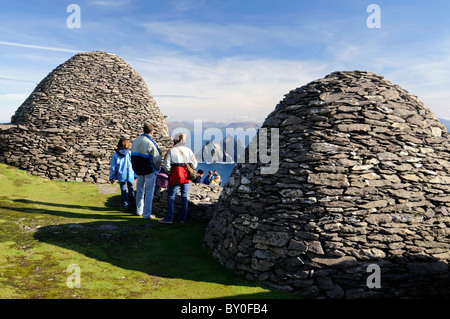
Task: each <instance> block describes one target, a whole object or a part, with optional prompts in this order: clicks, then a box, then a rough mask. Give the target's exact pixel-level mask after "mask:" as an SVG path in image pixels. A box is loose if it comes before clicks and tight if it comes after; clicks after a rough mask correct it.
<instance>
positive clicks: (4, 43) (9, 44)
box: [0, 41, 80, 53]
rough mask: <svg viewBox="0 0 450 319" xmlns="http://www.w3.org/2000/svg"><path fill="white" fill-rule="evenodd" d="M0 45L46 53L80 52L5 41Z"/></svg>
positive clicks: (0, 42)
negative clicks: (44, 51)
mask: <svg viewBox="0 0 450 319" xmlns="http://www.w3.org/2000/svg"><path fill="white" fill-rule="evenodd" d="M0 45H7V46H13V47H22V48H29V49H38V50H46V51H58V52H67V53H78V52H80V51H78V50H73V49H65V48H57V47H48V46H41V45H34V44H24V43H15V42H7V41H0Z"/></svg>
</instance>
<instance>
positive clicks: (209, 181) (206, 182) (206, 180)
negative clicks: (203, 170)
mask: <svg viewBox="0 0 450 319" xmlns="http://www.w3.org/2000/svg"><path fill="white" fill-rule="evenodd" d="M212 179H213V172H212V171H209V172H208V175H207V176H206V177H205V178H204V179H203V184H206V185H209V183H211V181H212Z"/></svg>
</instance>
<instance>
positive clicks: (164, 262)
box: [0, 196, 299, 299]
mask: <svg viewBox="0 0 450 319" xmlns="http://www.w3.org/2000/svg"><path fill="white" fill-rule="evenodd" d="M13 202H14V205H13V206H14V207H11V206H8V207H0V208H5V209H8V210H14V211H18V212H23V213H27V214H39V215H43V214H48V215H52V216H59V217H62V218H77V219H83V221H80V222H74V223H66V224H53V223H52V224H51V225H47V226H41V227H39V228H37V229H36V231H35V232H34V235H33V236H34V238H35V239H37V240H38V241H40V242H45V243H48V244H51V245H55V246H59V247H62V248H65V249H70V250H73V251H76V252H78V253H80V254H83V255H85V256H87V257H89V258H93V259H95V260H98V261H101V262H107V263H110V264H111V265H114V266H117V267H120V268H122V269H124V270H131V271H139V272H142V273H145V274H148V275H151V276H157V277H164V278H178V279H184V280H189V281H195V282H199V283H200V282H207V283H216V284H221V285H225V286H228V285H230V286H245V287H260V286H261V285H258V284H257V283H253V282H249V281H247V280H245V278H243V277H241V276H237V275H236V274H234V272H232V271H231V270H229V269H227V268H225V267H224V266H222V265H220V264H219V263H218V261H217V260H216V259H215V258H213V257H212V256H211V252H210V251H209V249H208V248H206V247H205V246H204V245H203V236H204V233H205V229H206V226H207V224H206V223H201V222H190V221H189V222H188V223H186V224H181V223H178V222H175V223H174V224H172V225H163V224H160V223H158V222H157V220H143V219H142V218H141V217H138V216H136V215H134V214H133V213H132V212H120V211H118V210H117V209H116V207H118V206H120V196H113V197H111V198H109V199H108V202H107V203H106V205H105V207H94V206H78V205H69V204H55V203H47V202H41V201H32V200H24V199H18V200H14V201H13ZM78 210H79V211H78ZM86 221H87V222H86ZM80 266H81V265H80ZM81 267H82V266H81ZM298 297H299V296H294V295H291V294H289V293H287V292H280V291H268V292H264V293H256V294H242V295H233V296H230V297H229V298H251V299H258V298H264V299H267V298H285V299H286V298H298ZM226 298H228V297H226Z"/></svg>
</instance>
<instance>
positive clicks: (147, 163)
mask: <svg viewBox="0 0 450 319" xmlns="http://www.w3.org/2000/svg"><path fill="white" fill-rule="evenodd" d="M153 131H154V127H153V125H151V124H148V123H146V124H144V134H142V135H141V136H140V137H138V138H137V139H136V140H135V141H134V142H133V144H132V146H131V164H132V166H133V170H134V172H135V173H136V175H137V181H136V214H137V215H139V216H142V218H144V219H149V218H150V219H153V218H155V215H153V214H152V205H153V196H154V194H155V181H156V173H158V172H159V170H160V168H161V161H162V159H161V153H160V152H159V149H158V146H157V145H156V142H155V141H154V140H153V139H152V135H153Z"/></svg>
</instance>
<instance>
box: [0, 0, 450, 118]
mask: <svg viewBox="0 0 450 319" xmlns="http://www.w3.org/2000/svg"><path fill="white" fill-rule="evenodd" d="M70 4H77V5H78V6H79V7H80V10H81V14H80V18H81V27H80V28H72V29H71V28H68V26H67V23H66V20H67V18H68V17H69V16H70V15H71V13H72V12H67V7H68V6H69V5H70ZM370 4H377V5H378V6H379V8H380V10H381V15H380V17H381V28H369V27H368V26H367V18H368V17H369V16H370V15H371V12H367V7H368V6H369V5H370ZM449 14H450V1H447V0H442V1H439V0H430V1H414V0H410V1H403V0H390V1H384V0H383V1H377V0H371V1H362V0H341V1H330V0H317V1H301V0H295V1H294V0H277V1H272V0H247V1H242V0H240V1H235V0H226V1H224V0H222V1H216V0H165V1H162V0H161V1H148V0H145V1H144V0H115V1H114V0H89V1H88V0H85V1H81V0H69V1H65V0H21V1H17V0H12V1H11V0H0V110H1V111H0V122H9V120H10V117H11V116H12V115H13V114H14V111H15V110H16V109H17V107H19V106H20V104H21V103H22V102H23V101H24V100H25V99H26V97H27V96H28V95H29V94H30V93H31V92H32V91H33V89H34V88H35V86H36V84H37V83H39V82H40V81H41V80H42V79H43V78H44V77H45V76H46V75H47V74H48V73H50V72H51V71H52V70H53V69H54V68H55V67H57V66H58V65H60V64H61V63H64V62H65V61H66V60H68V59H69V58H70V57H71V56H73V55H74V54H76V53H77V52H82V51H97V50H101V51H107V52H110V53H114V54H117V55H119V56H120V57H122V58H123V59H124V60H125V61H127V62H128V63H129V64H130V65H131V66H133V67H134V68H135V69H136V70H137V71H138V72H139V73H140V74H141V75H142V76H143V77H144V79H145V81H146V83H147V85H148V87H149V89H150V91H151V93H152V95H153V96H154V98H155V100H156V102H157V104H158V106H159V107H160V108H161V110H162V111H163V113H164V114H166V115H168V116H169V120H189V121H192V120H194V119H203V120H210V121H230V122H231V121H241V120H256V121H263V120H264V118H265V117H266V116H267V115H268V114H269V113H270V112H271V111H272V110H273V109H274V108H275V106H276V104H277V103H278V102H279V101H280V100H282V99H283V96H284V95H285V94H287V93H288V92H289V91H290V90H292V89H295V88H297V87H300V86H302V85H305V84H307V83H308V82H310V81H312V80H315V79H318V78H321V77H324V76H326V75H327V74H329V73H331V72H333V71H343V70H357V69H358V70H368V71H372V72H375V73H378V74H380V75H383V76H384V77H385V78H386V79H387V80H389V81H391V82H393V83H395V84H399V85H401V86H402V87H403V88H405V89H406V90H408V91H409V92H411V93H413V94H415V95H417V96H418V97H419V98H420V99H421V100H422V101H423V102H424V103H425V104H426V105H427V106H428V107H429V108H430V109H431V110H432V111H433V112H434V113H435V114H436V115H437V116H438V117H441V118H450V103H449V102H448V101H450V90H449V84H450V22H449V21H450V19H449V18H448V16H449Z"/></svg>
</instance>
